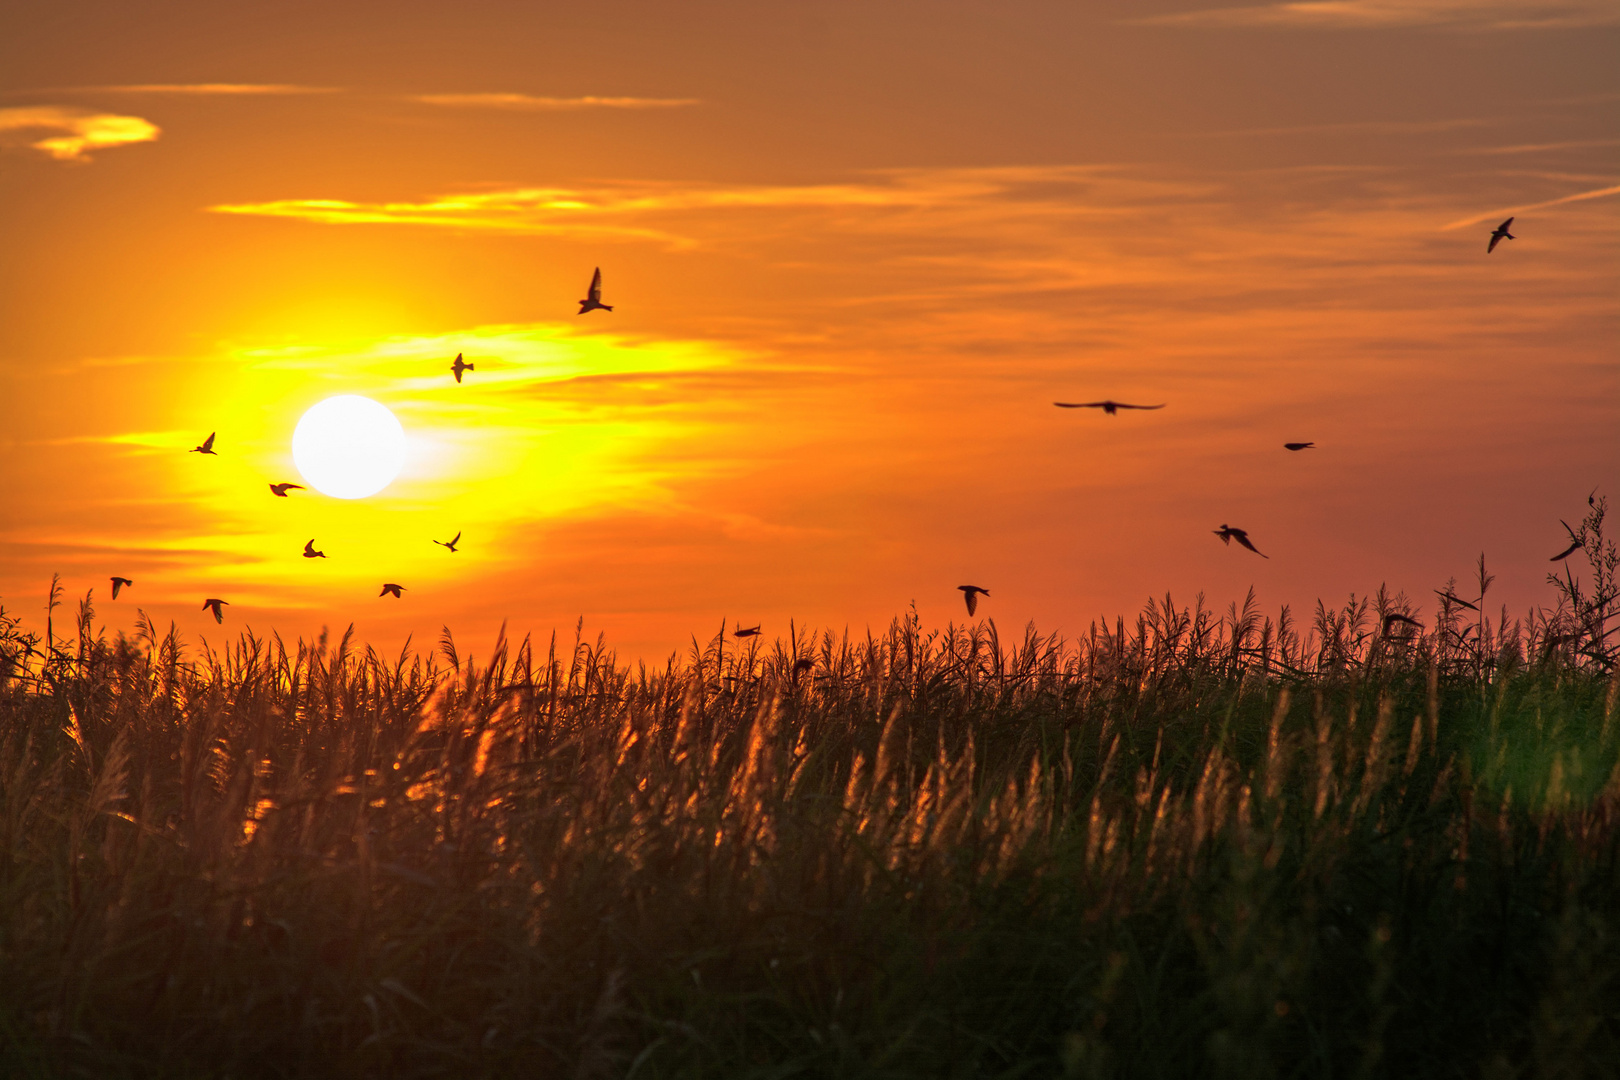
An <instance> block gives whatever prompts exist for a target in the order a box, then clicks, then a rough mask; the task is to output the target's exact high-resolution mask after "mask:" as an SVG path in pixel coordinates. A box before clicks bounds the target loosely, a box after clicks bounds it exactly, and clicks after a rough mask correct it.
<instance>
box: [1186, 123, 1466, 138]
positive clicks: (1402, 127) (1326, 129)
mask: <svg viewBox="0 0 1620 1080" xmlns="http://www.w3.org/2000/svg"><path fill="white" fill-rule="evenodd" d="M1495 123H1497V121H1493V120H1483V119H1479V118H1467V119H1456V120H1352V121H1348V122H1345V123H1338V124H1294V125H1291V126H1287V127H1263V128H1238V129H1234V130H1231V131H1200V132H1196V133H1195V135H1196V136H1197V137H1199V138H1205V139H1221V138H1233V137H1238V136H1247V135H1255V136H1261V135H1353V134H1354V135H1433V134H1437V133H1439V132H1443V131H1459V130H1462V129H1464V128H1480V127H1490V126H1492V125H1493V124H1495Z"/></svg>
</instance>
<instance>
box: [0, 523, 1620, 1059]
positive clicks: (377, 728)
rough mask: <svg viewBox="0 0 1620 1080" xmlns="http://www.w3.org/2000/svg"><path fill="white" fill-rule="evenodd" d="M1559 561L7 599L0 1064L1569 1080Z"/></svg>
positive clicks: (1584, 1048) (1612, 934)
mask: <svg viewBox="0 0 1620 1080" xmlns="http://www.w3.org/2000/svg"><path fill="white" fill-rule="evenodd" d="M1582 528H1583V530H1586V531H1585V532H1583V534H1582V535H1583V536H1584V537H1585V538H1586V543H1585V548H1586V550H1587V554H1588V556H1589V560H1588V561H1589V563H1590V564H1591V566H1592V571H1591V572H1589V573H1588V574H1587V577H1586V578H1585V579H1582V580H1584V581H1585V584H1584V585H1580V586H1579V587H1577V578H1576V577H1575V576H1574V574H1573V572H1571V573H1570V574H1569V575H1568V577H1567V578H1561V580H1564V581H1565V585H1564V587H1563V588H1562V590H1561V592H1560V595H1559V598H1558V605H1557V606H1556V607H1555V608H1553V609H1552V610H1550V611H1540V612H1536V613H1532V614H1530V615H1528V616H1526V617H1525V618H1523V619H1520V620H1512V619H1510V618H1508V617H1507V615H1506V614H1505V613H1504V614H1502V615H1500V616H1498V617H1494V618H1493V617H1490V616H1488V615H1487V614H1486V613H1485V610H1486V600H1487V597H1488V592H1489V586H1490V578H1489V575H1487V574H1486V573H1485V570H1484V566H1483V563H1482V564H1481V567H1480V570H1479V574H1478V577H1477V579H1476V580H1475V581H1474V582H1473V583H1472V586H1471V587H1469V588H1466V589H1461V591H1459V587H1458V586H1457V585H1456V584H1455V583H1453V585H1451V586H1450V587H1448V588H1447V589H1446V590H1444V592H1445V594H1446V596H1447V597H1449V599H1442V601H1441V604H1440V613H1439V615H1438V616H1431V617H1430V618H1429V620H1428V624H1427V625H1426V626H1425V627H1422V628H1418V627H1415V626H1413V625H1412V624H1410V623H1406V622H1402V621H1401V620H1388V619H1386V618H1384V616H1386V615H1389V614H1407V615H1412V614H1415V613H1414V611H1413V609H1412V608H1411V606H1410V605H1409V604H1408V603H1407V602H1406V601H1405V600H1404V599H1403V598H1401V597H1398V596H1397V597H1390V596H1387V595H1384V594H1379V595H1377V596H1375V597H1372V598H1369V599H1363V600H1352V602H1351V603H1349V604H1347V605H1345V606H1344V607H1342V608H1338V609H1332V610H1330V609H1327V608H1319V609H1318V611H1317V612H1316V613H1315V617H1314V619H1313V620H1311V621H1310V622H1309V625H1306V626H1298V625H1296V624H1295V622H1294V620H1293V619H1291V618H1290V617H1289V614H1288V613H1287V612H1286V611H1284V612H1283V613H1282V614H1281V615H1280V617H1278V618H1276V619H1274V620H1273V619H1268V618H1263V617H1261V615H1260V614H1259V612H1258V611H1257V610H1256V608H1255V605H1254V603H1253V601H1252V598H1251V599H1250V601H1249V602H1246V603H1245V604H1244V605H1243V606H1242V607H1233V608H1232V609H1230V610H1228V611H1227V612H1225V613H1224V614H1221V613H1218V612H1214V611H1210V610H1207V609H1205V608H1204V607H1203V606H1202V603H1201V602H1200V603H1195V604H1194V605H1193V606H1192V607H1190V608H1183V607H1178V606H1177V605H1175V604H1174V603H1172V602H1171V601H1170V600H1169V599H1168V598H1166V600H1165V601H1164V602H1163V603H1153V604H1150V605H1149V606H1148V608H1147V610H1146V611H1144V612H1143V613H1142V614H1141V615H1140V616H1139V617H1138V618H1137V619H1136V620H1135V622H1134V624H1126V623H1124V622H1122V621H1121V622H1117V623H1115V624H1114V625H1113V626H1094V627H1092V629H1091V631H1090V632H1089V633H1088V634H1087V635H1086V636H1085V637H1083V638H1081V639H1080V640H1078V641H1069V642H1065V641H1059V640H1056V639H1054V638H1050V637H1042V636H1039V635H1037V634H1036V633H1035V632H1034V631H1033V630H1031V631H1028V632H1026V634H1025V635H1024V636H1023V637H1022V638H1021V639H1019V640H1017V641H1014V642H1008V641H1005V640H1002V639H1001V638H999V637H998V636H997V632H996V629H995V627H994V625H993V624H982V625H978V626H972V627H967V628H950V629H947V630H945V631H942V632H929V631H925V630H924V629H923V628H922V627H921V626H920V625H918V622H917V620H916V619H915V617H911V618H906V619H901V620H898V621H897V622H896V623H895V624H894V625H893V626H892V627H891V628H890V630H889V631H888V632H887V633H886V634H884V635H883V636H881V637H875V638H868V639H865V640H835V639H833V638H832V637H830V636H826V635H823V636H818V637H815V638H813V639H799V638H797V637H796V636H794V637H790V638H789V640H786V641H778V642H776V643H775V644H774V645H772V646H764V647H762V646H759V645H754V646H752V647H749V648H746V649H742V650H739V649H738V648H737V647H736V646H735V645H733V644H731V643H730V642H728V641H726V639H725V638H724V636H723V635H722V636H720V637H717V638H716V639H715V640H714V641H713V642H712V643H710V644H709V645H707V646H705V647H699V646H698V645H697V644H695V643H694V646H693V649H692V651H691V654H690V655H689V656H687V657H686V658H685V659H683V660H679V661H674V660H672V661H671V662H670V663H669V664H668V665H667V666H665V667H664V668H662V669H648V668H645V667H637V668H634V669H628V668H626V667H624V666H621V665H619V664H617V663H616V662H615V660H614V657H613V656H612V654H611V653H609V652H607V651H606V650H605V648H604V646H603V645H602V644H601V643H600V642H599V643H597V644H595V645H591V644H589V643H576V644H575V645H574V646H573V648H571V649H570V648H568V647H567V646H566V645H564V646H563V647H562V648H561V649H560V650H559V649H558V648H557V647H556V644H555V642H553V643H552V645H551V646H550V647H548V648H545V649H536V648H532V647H531V644H530V643H529V642H528V641H525V642H523V643H522V644H521V645H518V646H517V647H515V648H508V647H507V646H506V645H505V644H497V645H496V646H495V648H494V649H493V651H492V653H491V654H489V655H488V656H486V657H483V658H480V659H478V660H476V661H475V660H474V659H473V658H471V657H463V656H461V655H459V653H458V650H457V647H456V644H455V643H454V642H453V641H452V639H451V638H450V636H449V634H448V633H447V634H446V635H445V636H444V639H443V641H442V642H441V647H440V649H439V650H438V651H437V653H436V654H435V655H434V656H432V657H420V656H415V655H411V654H409V653H406V654H402V655H401V656H399V657H397V658H393V659H388V658H384V657H382V656H378V655H377V654H376V653H374V652H372V651H371V650H369V649H357V648H356V647H355V646H354V645H353V643H352V642H351V641H350V640H349V638H348V636H344V637H343V638H342V639H341V640H340V641H338V642H336V643H335V644H332V643H329V642H326V641H324V640H323V641H320V642H316V643H311V644H303V643H300V644H298V645H296V646H284V645H283V644H282V642H281V641H279V640H276V639H271V640H268V641H265V640H259V639H255V638H253V637H249V636H244V637H243V638H241V639H240V640H239V641H237V642H236V643H235V644H234V645H232V646H231V647H230V648H229V649H228V650H227V651H225V652H222V653H213V652H206V651H204V652H201V653H195V654H194V653H188V651H187V649H186V648H185V647H184V646H183V645H182V643H181V641H180V640H179V638H178V636H177V635H176V634H175V633H173V632H172V631H171V632H170V633H168V634H162V633H160V632H159V631H158V630H157V629H156V628H154V627H151V626H150V625H147V624H145V623H144V622H143V626H142V629H141V631H140V632H139V633H138V635H137V636H136V637H135V638H134V639H133V640H125V639H122V638H120V639H117V640H113V641H107V640H104V639H103V638H102V637H101V636H99V635H98V634H97V633H96V631H95V630H94V612H93V609H92V606H91V604H90V601H89V598H86V600H85V602H84V603H83V604H81V605H80V607H79V614H78V619H77V626H76V628H75V631H74V633H72V634H71V635H69V636H68V637H67V638H66V640H63V639H60V638H58V637H57V636H56V632H55V627H54V625H53V626H51V627H48V628H47V632H46V635H45V636H44V637H43V638H38V637H34V636H32V635H31V634H29V633H27V632H25V630H24V628H23V627H22V626H21V625H20V624H19V623H18V622H17V621H16V619H15V618H13V617H11V616H5V615H3V614H0V649H3V650H4V661H3V664H4V666H3V669H0V670H3V688H0V830H3V832H0V972H3V973H4V978H3V980H0V1071H3V1072H5V1073H6V1074H7V1075H12V1076H41V1077H44V1076H50V1077H55V1076H96V1077H114V1076H142V1077H145V1076H164V1077H169V1076H172V1077H225V1076H229V1077H237V1078H247V1077H290V1076H299V1077H304V1076H308V1077H350V1076H354V1077H359V1076H377V1077H416V1076H453V1077H485V1076H488V1077H503V1076H519V1075H521V1076H559V1077H568V1076H572V1077H577V1078H592V1077H617V1076H635V1077H675V1076H690V1077H699V1076H715V1077H742V1076H758V1077H767V1076H769V1077H784V1076H789V1075H801V1074H802V1075H807V1076H895V1077H901V1076H929V1077H939V1076H963V1077H969V1076H972V1077H977V1076H1025V1075H1029V1076H1043V1077H1050V1076H1064V1075H1067V1076H1082V1077H1102V1076H1121V1077H1125V1076H1232V1077H1268V1076H1277V1077H1282V1076H1290V1077H1293V1076H1303V1077H1329V1076H1333V1077H1354V1076H1367V1077H1378V1076H1390V1077H1411V1076H1458V1077H1463V1076H1468V1077H1475V1076H1481V1075H1486V1076H1502V1077H1507V1076H1515V1075H1517V1076H1572V1077H1573V1076H1579V1075H1583V1074H1589V1075H1597V1074H1599V1073H1600V1072H1601V1071H1602V1070H1603V1069H1606V1068H1610V1067H1612V1065H1613V1063H1614V1062H1615V1061H1620V1021H1617V1016H1620V984H1617V983H1616V981H1615V975H1616V973H1617V972H1620V875H1617V869H1616V857H1617V852H1620V848H1617V842H1620V822H1617V820H1616V813H1617V809H1620V678H1617V675H1616V659H1617V650H1616V648H1615V635H1614V634H1613V632H1612V624H1614V622H1615V615H1616V609H1615V598H1614V596H1613V572H1614V568H1615V560H1614V547H1613V545H1612V543H1608V542H1607V541H1605V540H1604V539H1603V535H1602V506H1601V503H1599V505H1597V506H1595V507H1594V508H1593V513H1592V515H1591V516H1589V518H1588V519H1587V521H1586V522H1584V523H1583V525H1582ZM1605 567H1606V568H1607V569H1606V570H1605V569H1604V568H1605ZM1604 573H1607V574H1608V575H1609V576H1608V577H1603V576H1602V575H1603V574H1604ZM1594 574H1595V575H1596V576H1595V577H1594V576H1593V575H1594ZM1470 605H1471V606H1470Z"/></svg>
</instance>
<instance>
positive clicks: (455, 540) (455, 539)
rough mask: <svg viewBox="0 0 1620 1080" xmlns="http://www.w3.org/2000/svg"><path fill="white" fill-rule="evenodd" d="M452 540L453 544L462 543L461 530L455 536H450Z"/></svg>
mask: <svg viewBox="0 0 1620 1080" xmlns="http://www.w3.org/2000/svg"><path fill="white" fill-rule="evenodd" d="M450 542H451V543H452V544H459V543H461V534H460V533H459V532H458V533H456V535H455V536H453V537H451V538H450Z"/></svg>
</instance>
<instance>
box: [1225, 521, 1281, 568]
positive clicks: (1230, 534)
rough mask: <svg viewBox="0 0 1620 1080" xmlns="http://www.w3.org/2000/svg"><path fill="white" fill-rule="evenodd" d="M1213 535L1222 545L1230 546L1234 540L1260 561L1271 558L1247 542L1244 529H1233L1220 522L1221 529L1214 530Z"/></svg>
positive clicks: (1246, 534) (1247, 534)
mask: <svg viewBox="0 0 1620 1080" xmlns="http://www.w3.org/2000/svg"><path fill="white" fill-rule="evenodd" d="M1215 535H1216V536H1218V537H1220V538H1221V543H1223V544H1231V543H1232V541H1234V540H1236V541H1237V542H1238V543H1240V544H1242V545H1243V546H1244V547H1246V548H1248V549H1249V550H1250V551H1252V552H1254V553H1255V554H1256V555H1258V556H1260V557H1261V558H1262V559H1269V558H1271V556H1270V555H1267V554H1266V553H1265V552H1263V551H1261V550H1260V549H1259V548H1257V547H1255V546H1254V545H1253V544H1251V543H1250V542H1249V533H1248V530H1246V529H1234V528H1233V527H1232V526H1230V525H1228V524H1226V523H1225V522H1222V523H1221V527H1220V528H1218V529H1216V530H1215Z"/></svg>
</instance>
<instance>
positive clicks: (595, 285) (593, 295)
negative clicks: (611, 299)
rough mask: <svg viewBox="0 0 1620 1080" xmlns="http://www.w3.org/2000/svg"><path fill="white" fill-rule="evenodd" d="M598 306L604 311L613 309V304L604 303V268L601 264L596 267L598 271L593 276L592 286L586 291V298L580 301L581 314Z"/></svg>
mask: <svg viewBox="0 0 1620 1080" xmlns="http://www.w3.org/2000/svg"><path fill="white" fill-rule="evenodd" d="M597 308H601V309H602V310H603V311H612V310H613V306H612V305H611V304H604V303H602V268H601V267H600V266H598V267H597V268H596V273H595V274H593V275H592V276H591V287H590V290H589V291H587V292H586V293H585V299H583V300H581V301H580V302H579V314H581V315H583V314H585V313H586V312H587V311H595V310H596V309H597Z"/></svg>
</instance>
